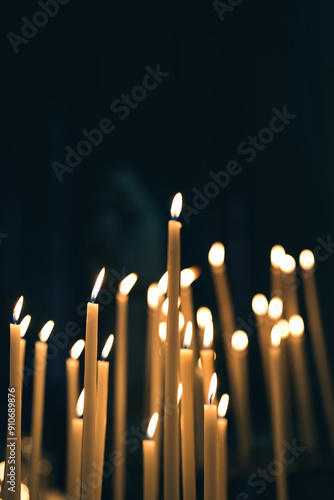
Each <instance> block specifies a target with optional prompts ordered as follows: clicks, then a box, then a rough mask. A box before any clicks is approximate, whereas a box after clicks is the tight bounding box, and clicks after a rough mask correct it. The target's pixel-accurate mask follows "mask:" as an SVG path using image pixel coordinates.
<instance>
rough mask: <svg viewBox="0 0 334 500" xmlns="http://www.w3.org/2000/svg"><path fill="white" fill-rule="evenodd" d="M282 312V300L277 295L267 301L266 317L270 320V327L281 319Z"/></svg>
mask: <svg viewBox="0 0 334 500" xmlns="http://www.w3.org/2000/svg"><path fill="white" fill-rule="evenodd" d="M282 314H283V301H282V299H280V298H279V297H274V298H272V299H271V301H270V302H269V306H268V317H269V319H270V321H271V327H273V326H275V325H276V323H277V322H278V321H279V320H280V319H281V317H282Z"/></svg>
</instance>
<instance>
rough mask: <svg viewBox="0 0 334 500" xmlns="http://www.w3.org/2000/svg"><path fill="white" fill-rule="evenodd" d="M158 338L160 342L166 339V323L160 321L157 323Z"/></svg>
mask: <svg viewBox="0 0 334 500" xmlns="http://www.w3.org/2000/svg"><path fill="white" fill-rule="evenodd" d="M159 337H160V340H161V342H165V340H166V337H167V323H166V321H162V322H161V323H159Z"/></svg>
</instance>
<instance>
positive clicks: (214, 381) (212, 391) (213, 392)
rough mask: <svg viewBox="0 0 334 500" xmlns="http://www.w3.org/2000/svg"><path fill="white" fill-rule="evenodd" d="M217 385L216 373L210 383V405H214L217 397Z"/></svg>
mask: <svg viewBox="0 0 334 500" xmlns="http://www.w3.org/2000/svg"><path fill="white" fill-rule="evenodd" d="M217 385H218V379H217V373H214V374H213V375H212V377H211V382H210V386H209V392H208V402H209V405H212V403H213V401H214V399H215V397H216V391H217Z"/></svg>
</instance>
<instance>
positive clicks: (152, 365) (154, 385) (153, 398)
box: [148, 284, 162, 414]
mask: <svg viewBox="0 0 334 500" xmlns="http://www.w3.org/2000/svg"><path fill="white" fill-rule="evenodd" d="M161 304H162V297H161V296H160V295H159V289H158V285H157V284H154V285H151V287H150V294H149V295H148V306H149V310H150V314H151V339H150V344H151V349H150V351H151V354H150V359H149V363H148V372H149V374H150V376H149V394H150V400H149V411H150V414H153V413H154V412H156V411H158V410H159V408H160V406H161V396H162V394H161V370H160V367H161V358H160V339H159V315H160V311H159V307H160V308H161ZM159 400H160V401H159Z"/></svg>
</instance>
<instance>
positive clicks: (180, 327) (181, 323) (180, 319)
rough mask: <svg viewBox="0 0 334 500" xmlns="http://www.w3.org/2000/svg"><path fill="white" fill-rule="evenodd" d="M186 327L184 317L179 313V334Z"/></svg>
mask: <svg viewBox="0 0 334 500" xmlns="http://www.w3.org/2000/svg"><path fill="white" fill-rule="evenodd" d="M183 327H184V315H183V314H182V313H181V312H179V332H180V331H181V330H182V328H183Z"/></svg>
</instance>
